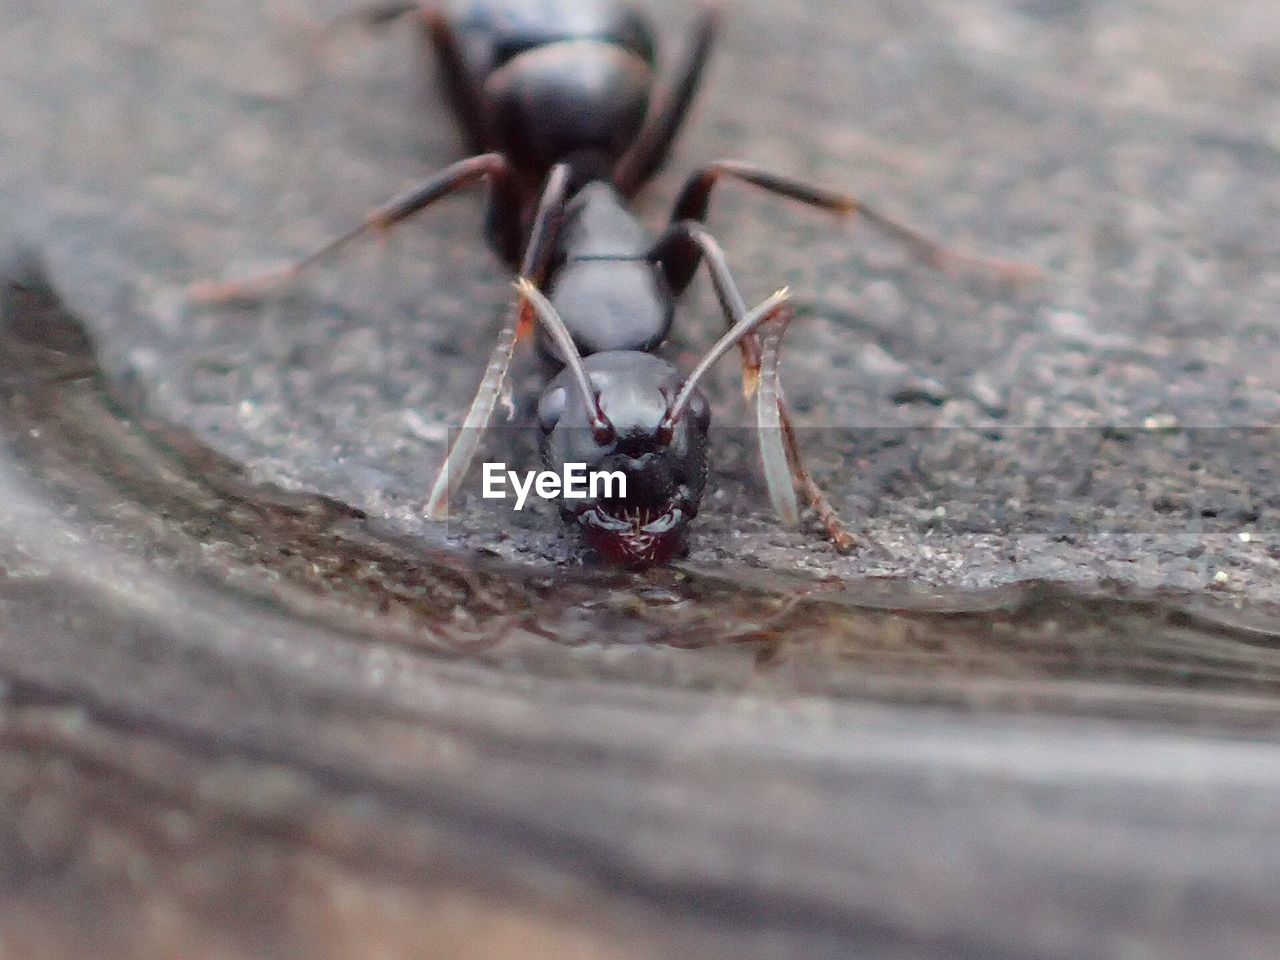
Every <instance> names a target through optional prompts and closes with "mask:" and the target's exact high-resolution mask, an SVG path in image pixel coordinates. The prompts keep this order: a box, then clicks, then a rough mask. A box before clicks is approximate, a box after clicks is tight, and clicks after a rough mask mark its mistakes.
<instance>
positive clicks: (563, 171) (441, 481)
mask: <svg viewBox="0 0 1280 960" xmlns="http://www.w3.org/2000/svg"><path fill="white" fill-rule="evenodd" d="M569 180H570V168H569V167H568V166H567V165H565V164H558V165H557V166H555V167H553V168H552V169H551V173H550V174H548V175H547V183H546V186H545V187H544V188H543V191H542V199H541V200H540V201H539V203H538V212H537V214H536V215H535V216H534V220H533V228H532V230H531V231H530V234H529V240H528V242H527V243H526V244H525V252H524V258H523V261H522V262H521V265H520V276H521V277H522V278H527V279H529V280H532V281H533V283H534V284H535V285H536V286H541V284H542V282H543V280H544V279H545V277H546V272H547V267H548V265H549V264H550V262H551V254H552V252H553V251H554V249H555V245H556V244H555V241H556V237H557V236H558V235H559V232H560V225H561V223H562V221H563V219H564V204H565V200H566V198H567V196H568V193H569ZM532 326H533V324H532V319H531V318H530V316H529V315H528V314H527V313H526V312H525V311H524V310H522V309H521V307H520V306H519V305H518V304H517V305H513V306H512V307H511V308H510V309H509V310H508V311H507V315H506V318H505V319H504V320H503V323H502V329H501V330H500V331H499V333H498V342H497V343H496V344H495V345H494V348H493V352H492V353H491V354H489V362H488V363H487V364H485V370H484V377H483V378H482V379H481V381H480V386H479V387H478V388H477V390H476V395H475V398H474V399H473V400H472V401H471V407H470V409H468V410H467V416H466V418H465V419H464V420H463V422H462V427H461V428H460V429H459V431H458V436H457V439H456V440H454V442H453V445H452V446H451V447H450V448H449V453H448V454H447V455H446V456H445V460H444V463H443V464H442V465H441V467H440V472H439V473H438V474H436V480H435V483H434V484H433V485H432V487H431V495H430V496H429V497H428V498H427V506H426V508H425V513H426V515H427V516H428V517H430V518H431V519H433V520H444V519H446V518H447V517H448V512H449V499H450V497H451V496H452V495H453V494H455V493H457V490H458V487H459V486H460V485H461V483H462V481H463V479H465V478H466V475H467V469H468V468H469V467H470V466H471V461H472V459H473V458H474V457H475V454H476V450H477V448H479V446H480V439H481V437H483V436H484V431H485V429H486V428H488V426H489V421H490V420H491V419H492V418H493V410H494V407H495V406H497V403H498V397H499V396H500V395H501V393H502V384H503V382H504V381H505V380H506V377H507V369H508V368H509V367H510V366H511V357H512V355H513V354H514V353H515V348H516V344H517V343H518V342H519V341H520V340H522V339H524V338H525V337H526V336H527V335H528V334H529V332H530V331H531V330H532Z"/></svg>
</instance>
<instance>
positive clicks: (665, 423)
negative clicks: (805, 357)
mask: <svg viewBox="0 0 1280 960" xmlns="http://www.w3.org/2000/svg"><path fill="white" fill-rule="evenodd" d="M790 296H791V291H790V290H788V289H787V288H786V287H783V288H782V289H781V290H779V291H778V292H777V293H775V294H774V295H773V296H771V297H769V298H768V299H767V300H765V301H764V302H763V303H761V304H760V305H759V306H758V307H756V308H755V309H754V310H752V311H750V312H749V313H748V314H747V315H746V316H744V317H743V318H742V319H741V320H739V321H738V322H737V323H735V324H734V325H733V326H732V327H730V328H729V332H728V333H726V334H725V335H724V336H723V337H721V338H720V339H719V340H718V341H716V345H715V346H714V347H712V348H711V349H710V350H708V351H707V355H706V356H705V357H703V358H702V360H701V361H699V363H698V365H697V366H696V367H694V368H693V373H691V374H689V376H688V378H687V379H686V380H685V382H684V385H683V386H681V387H680V392H679V393H678V394H676V398H675V400H674V402H672V404H671V406H669V407H667V413H666V416H664V417H663V418H662V424H661V425H660V426H659V427H658V435H659V436H660V437H668V438H669V437H670V436H671V431H672V429H673V428H674V427H675V425H676V424H677V423H679V422H680V418H681V417H682V416H684V411H685V408H687V407H688V406H689V401H690V400H691V399H692V398H693V391H694V390H696V389H697V387H698V381H699V380H701V379H702V378H703V377H704V376H705V375H706V372H707V371H708V370H710V369H711V367H712V366H713V365H714V364H715V362H716V361H717V360H719V359H720V358H721V357H723V356H724V355H725V354H726V353H728V352H729V350H730V349H732V348H733V346H734V345H735V344H737V342H738V341H739V340H741V339H742V338H743V337H745V336H747V335H748V334H750V333H753V332H755V329H756V328H757V327H758V326H760V325H761V324H762V323H765V322H766V321H768V320H772V319H773V318H774V317H775V316H776V315H777V314H778V312H779V311H780V310H782V308H783V304H785V303H786V302H787V299H788V298H789V297H790Z"/></svg>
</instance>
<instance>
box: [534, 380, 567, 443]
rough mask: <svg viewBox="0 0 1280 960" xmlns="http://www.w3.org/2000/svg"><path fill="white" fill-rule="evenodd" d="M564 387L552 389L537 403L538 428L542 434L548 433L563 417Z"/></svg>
mask: <svg viewBox="0 0 1280 960" xmlns="http://www.w3.org/2000/svg"><path fill="white" fill-rule="evenodd" d="M565 396H566V394H565V389H564V387H554V388H552V389H550V390H548V391H547V392H546V393H544V394H543V395H542V399H540V400H539V401H538V426H540V427H542V432H543V433H550V432H551V431H552V430H554V429H555V428H556V424H557V423H559V422H560V418H561V417H562V416H564V403H565Z"/></svg>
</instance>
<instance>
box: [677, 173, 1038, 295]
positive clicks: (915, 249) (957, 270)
mask: <svg viewBox="0 0 1280 960" xmlns="http://www.w3.org/2000/svg"><path fill="white" fill-rule="evenodd" d="M722 177H728V178H730V179H733V180H738V181H741V182H743V183H749V184H751V185H752V186H755V187H759V188H760V189H762V190H767V191H768V192H770V193H775V194H778V195H779V196H783V197H787V198H789V199H791V200H796V201H798V202H800V203H803V204H807V205H809V206H811V207H817V208H819V209H820V210H826V211H829V212H831V213H834V214H836V215H838V216H841V217H853V216H860V217H862V218H863V219H864V220H866V221H867V223H869V224H870V225H871V226H873V227H875V228H876V229H877V230H879V231H880V232H881V233H883V234H885V235H886V236H888V237H891V238H892V239H894V240H896V241H898V242H899V243H901V244H903V245H904V246H905V247H906V248H907V249H908V250H910V251H911V253H912V254H913V255H914V256H915V257H916V258H917V259H918V260H920V261H921V262H922V263H924V264H926V265H927V266H930V267H932V268H933V269H935V270H940V271H942V272H943V273H947V274H950V275H952V276H956V275H965V274H970V275H973V274H976V275H978V276H981V277H984V278H987V279H989V280H992V281H994V282H996V283H998V284H1000V285H1004V286H1018V285H1021V284H1025V283H1030V282H1034V281H1037V280H1039V279H1041V278H1042V276H1043V273H1042V271H1041V270H1040V269H1039V268H1038V267H1035V266H1032V265H1031V264H1026V263H1017V262H1014V261H1009V260H997V259H991V258H987V257H980V256H975V255H973V254H969V253H964V252H961V251H959V250H953V249H951V248H949V247H947V246H945V245H944V244H942V243H940V242H938V241H937V240H934V239H933V238H931V237H928V236H925V235H924V234H923V233H920V232H919V231H918V230H915V229H913V228H912V227H909V226H907V225H905V224H903V223H899V222H898V221H897V220H894V219H892V218H890V217H887V216H885V215H884V214H882V213H879V212H877V211H876V210H874V209H872V208H871V207H868V206H867V205H866V204H865V203H863V202H862V201H861V200H858V199H857V198H856V197H853V196H850V195H849V194H845V193H836V192H835V191H832V190H825V189H823V188H822V187H815V186H811V185H809V184H807V183H803V182H802V181H800V180H796V179H793V178H792V177H788V176H784V175H781V174H776V173H770V172H769V171H767V170H762V169H761V168H759V167H756V166H753V165H752V164H749V163H741V162H739V161H737V160H721V161H719V162H718V163H713V164H710V165H709V166H706V167H703V168H702V169H701V170H699V171H697V172H696V173H694V174H693V175H692V176H690V177H689V179H688V180H686V181H685V185H684V189H682V190H681V191H680V196H679V198H678V199H677V200H676V204H675V209H674V210H673V211H672V214H671V222H672V223H680V222H681V221H684V220H697V221H704V220H706V217H707V209H708V207H709V206H710V204H711V191H712V188H713V187H715V185H716V184H717V183H718V182H719V181H720V179H721V178H722ZM696 269H697V262H696V261H695V262H693V263H692V264H687V265H686V266H685V272H684V273H679V274H677V275H676V276H674V277H670V278H669V279H671V280H672V281H673V285H674V289H676V290H677V291H678V290H682V289H684V287H685V286H687V285H688V283H689V281H690V280H691V279H692V278H693V273H694V271H695V270H696Z"/></svg>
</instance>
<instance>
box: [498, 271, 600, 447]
mask: <svg viewBox="0 0 1280 960" xmlns="http://www.w3.org/2000/svg"><path fill="white" fill-rule="evenodd" d="M515 286H516V290H517V291H519V293H520V299H521V301H522V304H523V306H524V307H532V308H533V312H534V314H535V315H536V316H537V318H538V320H539V321H541V323H542V325H543V327H545V328H546V330H547V333H549V334H551V339H552V340H554V341H555V343H556V346H557V347H559V348H560V355H561V356H562V357H563V358H564V362H565V366H567V367H568V368H569V370H570V371H572V373H573V378H574V379H575V380H577V381H578V389H579V390H581V391H582V399H583V401H584V402H585V403H586V405H587V416H588V417H589V418H590V419H591V430H592V433H593V434H594V435H595V440H596V443H600V444H605V443H610V442H612V441H613V438H614V435H615V434H614V429H613V424H612V423H610V422H609V418H608V417H606V416H605V415H604V410H603V409H602V408H601V406H600V398H599V396H597V395H596V391H595V388H593V387H592V386H591V380H590V378H589V377H588V376H587V369H586V367H584V366H583V365H582V355H581V354H580V353H578V345H577V344H576V343H574V342H573V335H572V334H571V333H569V328H568V327H566V326H565V325H564V321H563V320H561V319H560V315H559V314H558V313H556V308H555V307H553V306H552V305H551V301H550V300H548V299H547V298H546V297H544V296H543V295H542V292H541V291H540V290H539V289H538V288H537V287H535V286H534V285H533V283H532V282H531V281H530V280H529V279H528V278H526V277H521V278H520V279H518V280H517V281H516V284H515Z"/></svg>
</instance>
